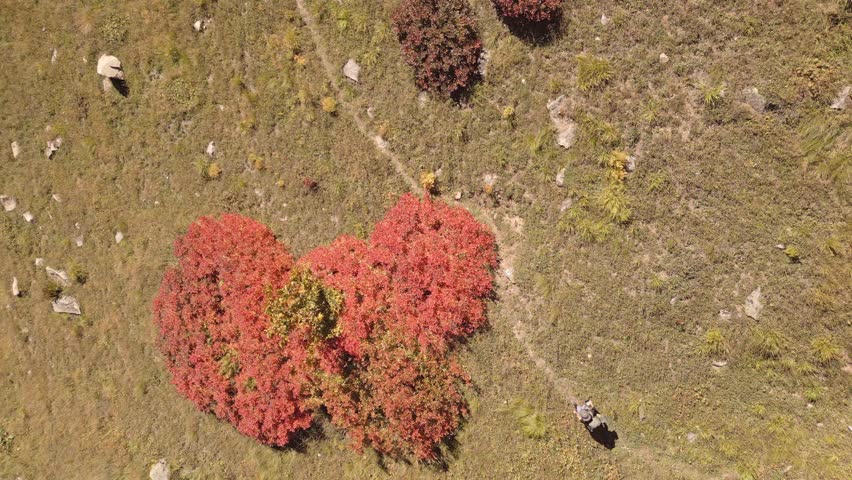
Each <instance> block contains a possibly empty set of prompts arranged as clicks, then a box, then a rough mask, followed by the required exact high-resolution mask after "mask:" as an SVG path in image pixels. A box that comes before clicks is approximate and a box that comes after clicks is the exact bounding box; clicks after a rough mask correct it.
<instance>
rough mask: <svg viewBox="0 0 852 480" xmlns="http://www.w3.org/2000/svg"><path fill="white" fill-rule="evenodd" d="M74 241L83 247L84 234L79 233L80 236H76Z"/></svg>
mask: <svg viewBox="0 0 852 480" xmlns="http://www.w3.org/2000/svg"><path fill="white" fill-rule="evenodd" d="M74 243H75V244H76V245H77V246H78V247H82V246H83V236H82V235H78V236H76V237H75V238H74Z"/></svg>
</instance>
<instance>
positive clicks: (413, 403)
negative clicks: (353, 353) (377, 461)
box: [322, 334, 469, 460]
mask: <svg viewBox="0 0 852 480" xmlns="http://www.w3.org/2000/svg"><path fill="white" fill-rule="evenodd" d="M468 381H469V379H468V377H467V375H465V374H464V372H463V371H462V370H461V368H460V367H459V366H458V364H457V363H456V361H455V359H454V358H451V357H443V356H439V355H432V354H427V353H425V352H423V351H422V350H420V348H419V346H418V345H417V343H416V342H412V341H410V340H407V339H405V337H401V336H394V335H392V334H386V335H383V336H382V337H381V338H380V339H379V340H378V341H376V342H373V343H371V344H369V345H368V346H366V348H365V349H364V352H363V356H362V359H361V361H360V362H359V363H358V367H357V368H355V369H353V370H352V371H351V372H350V373H349V374H348V375H347V376H346V377H342V376H331V377H326V380H325V383H324V385H323V388H322V390H323V403H324V404H325V406H326V409H327V410H328V412H329V414H330V415H331V418H332V421H333V422H334V423H335V424H336V425H338V426H339V427H341V428H343V429H345V430H346V432H347V434H348V435H349V437H350V438H351V439H352V445H353V447H354V448H355V449H356V450H358V451H361V449H362V448H363V447H364V446H365V445H369V446H371V447H372V448H374V449H375V450H376V451H378V452H379V453H382V454H386V455H391V456H406V455H409V454H413V455H414V456H415V457H417V458H418V459H420V460H434V459H436V458H437V455H438V446H439V445H440V444H441V442H443V441H444V440H445V439H446V438H447V437H449V436H451V435H452V434H453V433H455V432H456V430H457V429H458V427H459V424H460V423H461V421H462V419H463V418H464V417H465V416H466V415H467V402H466V401H465V399H464V396H463V395H462V392H461V390H460V388H461V386H462V385H463V384H465V383H467V382H468Z"/></svg>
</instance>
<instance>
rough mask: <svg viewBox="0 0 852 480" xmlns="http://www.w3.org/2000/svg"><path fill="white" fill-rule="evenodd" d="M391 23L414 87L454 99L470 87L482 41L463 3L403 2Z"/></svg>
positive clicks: (444, 0)
mask: <svg viewBox="0 0 852 480" xmlns="http://www.w3.org/2000/svg"><path fill="white" fill-rule="evenodd" d="M393 23H394V30H395V31H396V34H397V37H398V38H399V42H400V44H401V45H402V56H403V58H404V59H405V62H406V63H408V65H409V66H411V67H412V68H414V77H415V83H416V84H417V86H418V88H420V89H422V90H426V91H429V92H433V93H437V94H439V95H445V96H455V95H457V94H459V93H461V92H462V91H463V90H465V89H467V88H468V87H470V86H471V85H472V84H473V81H474V80H475V79H476V77H477V75H478V68H479V57H480V54H481V53H482V41H481V40H480V39H479V34H478V33H477V29H476V20H475V18H474V17H473V13H472V12H471V8H470V5H469V4H468V3H467V0H403V2H402V3H401V4H400V5H399V7H398V8H397V10H396V12H394V15H393Z"/></svg>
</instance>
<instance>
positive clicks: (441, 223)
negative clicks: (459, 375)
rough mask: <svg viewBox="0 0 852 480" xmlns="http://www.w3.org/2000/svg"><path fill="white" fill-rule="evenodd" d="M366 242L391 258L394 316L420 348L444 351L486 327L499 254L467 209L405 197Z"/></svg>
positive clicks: (481, 226)
mask: <svg viewBox="0 0 852 480" xmlns="http://www.w3.org/2000/svg"><path fill="white" fill-rule="evenodd" d="M370 242H371V245H372V246H373V247H374V248H377V249H386V250H388V251H389V252H390V253H391V254H392V255H393V259H394V261H393V264H392V265H391V266H390V271H389V276H390V278H391V279H392V284H393V285H392V288H393V297H392V302H391V307H392V309H393V310H392V316H393V317H394V321H395V322H399V323H402V327H403V328H404V329H405V331H407V332H410V334H412V335H414V336H415V337H416V338H417V339H418V340H419V341H420V343H421V345H423V346H429V347H433V348H437V349H438V350H439V351H442V350H445V349H446V348H447V347H448V346H450V345H451V344H452V343H453V342H454V341H456V340H458V339H461V338H463V337H466V336H469V335H471V334H472V333H473V332H474V331H476V330H477V329H479V328H481V327H482V326H484V325H485V323H486V317H485V299H486V298H487V297H488V296H489V295H490V294H491V291H492V288H493V269H494V268H495V267H496V266H497V250H496V244H495V243H494V237H493V235H492V234H491V233H490V232H489V231H488V230H487V229H486V228H485V227H484V226H483V225H482V224H480V223H479V222H477V221H476V219H475V218H473V215H471V214H470V213H469V212H468V211H467V210H465V209H463V208H453V207H450V206H448V205H446V204H445V203H443V202H440V201H437V202H436V201H433V200H431V199H430V198H428V197H427V198H425V199H423V200H420V199H417V198H415V197H414V196H412V195H410V194H409V195H404V196H403V197H402V198H401V199H400V201H399V203H397V205H396V206H395V207H393V208H392V209H391V210H390V211H389V212H388V213H387V215H385V218H384V219H383V220H382V221H381V222H379V224H378V225H376V228H375V230H374V231H373V234H372V236H371V237H370Z"/></svg>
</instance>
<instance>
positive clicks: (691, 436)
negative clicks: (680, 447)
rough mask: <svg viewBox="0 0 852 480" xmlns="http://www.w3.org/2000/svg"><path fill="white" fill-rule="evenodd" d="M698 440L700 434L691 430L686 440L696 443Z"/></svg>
mask: <svg viewBox="0 0 852 480" xmlns="http://www.w3.org/2000/svg"><path fill="white" fill-rule="evenodd" d="M696 440H698V434H697V433H695V432H689V433H687V434H686V441H687V442H689V443H695V441H696Z"/></svg>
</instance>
